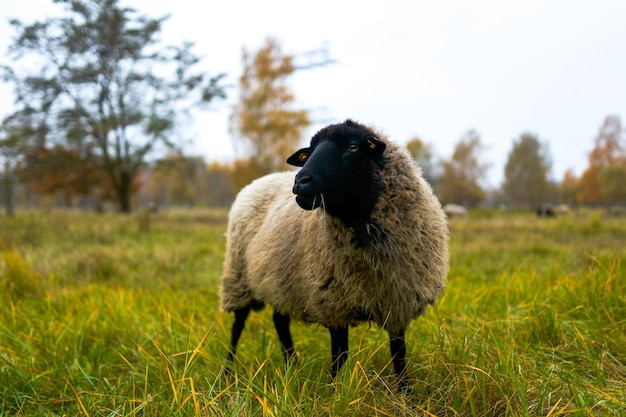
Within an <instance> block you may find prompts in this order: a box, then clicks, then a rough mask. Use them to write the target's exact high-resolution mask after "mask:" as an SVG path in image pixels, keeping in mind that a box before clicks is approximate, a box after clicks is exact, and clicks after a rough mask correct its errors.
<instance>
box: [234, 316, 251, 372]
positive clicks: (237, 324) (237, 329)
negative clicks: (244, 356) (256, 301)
mask: <svg viewBox="0 0 626 417" xmlns="http://www.w3.org/2000/svg"><path fill="white" fill-rule="evenodd" d="M250 309H251V307H244V308H240V309H239V310H235V321H234V322H233V328H232V330H231V332H230V349H229V351H228V362H229V364H230V363H231V362H232V361H233V358H234V357H235V353H237V343H238V342H239V338H240V337H241V332H242V331H243V328H244V326H245V324H246V319H247V318H248V315H249V314H250Z"/></svg>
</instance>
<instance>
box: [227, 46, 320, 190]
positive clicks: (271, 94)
mask: <svg viewBox="0 0 626 417" xmlns="http://www.w3.org/2000/svg"><path fill="white" fill-rule="evenodd" d="M242 62H243V73H242V75H241V77H240V78H239V102H238V103H237V104H236V106H235V108H234V110H233V112H232V114H231V116H230V131H231V134H232V135H233V137H234V139H235V141H236V143H237V144H238V145H239V149H240V153H242V154H243V155H244V156H245V157H246V158H247V159H243V160H239V161H238V164H239V165H240V168H242V169H244V171H243V172H239V177H241V178H238V179H237V180H236V183H237V184H238V185H239V186H240V187H241V186H243V185H245V184H247V183H248V182H250V181H251V180H252V179H254V178H256V177H258V176H261V175H264V174H268V173H270V172H273V171H277V170H279V169H283V168H284V167H285V160H286V159H287V157H288V156H289V155H291V154H292V153H293V152H294V150H295V149H297V148H298V146H299V145H300V142H301V141H302V138H303V134H304V130H305V129H306V128H307V127H308V126H309V125H310V124H311V119H310V117H309V112H308V110H305V109H297V108H295V96H294V94H293V92H292V91H291V89H290V87H289V85H288V80H289V78H290V77H291V76H292V75H293V74H294V73H295V72H296V71H297V70H300V69H305V68H312V67H316V66H320V65H325V64H327V63H330V62H331V61H330V60H328V59H327V58H326V57H325V56H323V57H321V58H320V59H319V60H317V58H316V60H315V61H309V62H306V63H303V64H302V65H298V64H297V63H296V57H295V56H294V55H290V54H285V53H283V51H282V48H281V46H280V44H279V42H278V41H277V40H276V39H272V38H268V39H266V40H265V44H264V45H263V46H262V47H261V48H260V49H259V50H258V51H256V52H255V53H251V52H249V51H248V50H247V49H245V48H244V49H243V52H242Z"/></svg>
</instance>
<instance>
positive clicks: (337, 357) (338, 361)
mask: <svg viewBox="0 0 626 417" xmlns="http://www.w3.org/2000/svg"><path fill="white" fill-rule="evenodd" d="M328 330H330V345H331V353H332V358H333V364H332V367H331V368H330V376H331V377H332V378H333V379H334V378H335V377H336V376H337V373H338V372H339V370H340V369H341V367H342V366H343V364H344V363H345V362H346V359H348V328H347V327H337V328H333V327H329V328H328Z"/></svg>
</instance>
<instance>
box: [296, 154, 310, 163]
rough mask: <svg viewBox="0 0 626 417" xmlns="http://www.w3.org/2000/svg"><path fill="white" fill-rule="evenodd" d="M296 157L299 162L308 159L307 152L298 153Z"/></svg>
mask: <svg viewBox="0 0 626 417" xmlns="http://www.w3.org/2000/svg"><path fill="white" fill-rule="evenodd" d="M298 159H299V160H300V162H305V161H306V160H307V159H309V154H308V153H307V152H302V153H301V154H300V155H298Z"/></svg>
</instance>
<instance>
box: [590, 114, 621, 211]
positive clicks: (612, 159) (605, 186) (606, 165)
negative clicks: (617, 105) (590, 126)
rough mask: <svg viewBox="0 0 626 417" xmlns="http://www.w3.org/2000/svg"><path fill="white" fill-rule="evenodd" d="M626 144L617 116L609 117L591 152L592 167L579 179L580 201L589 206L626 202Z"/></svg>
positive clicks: (601, 128)
mask: <svg viewBox="0 0 626 417" xmlns="http://www.w3.org/2000/svg"><path fill="white" fill-rule="evenodd" d="M624 184H626V145H625V144H624V130H623V128H622V123H621V120H620V118H619V117H618V116H608V117H607V118H606V119H605V120H604V123H603V124H602V126H601V127H600V131H599V132H598V136H596V139H595V144H594V148H593V149H592V151H591V152H590V153H589V166H588V167H587V169H586V170H585V171H584V172H583V174H582V176H581V178H580V194H579V196H578V198H579V200H580V201H581V202H583V203H586V204H606V205H610V204H617V203H624V202H626V188H625V185H624Z"/></svg>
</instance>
